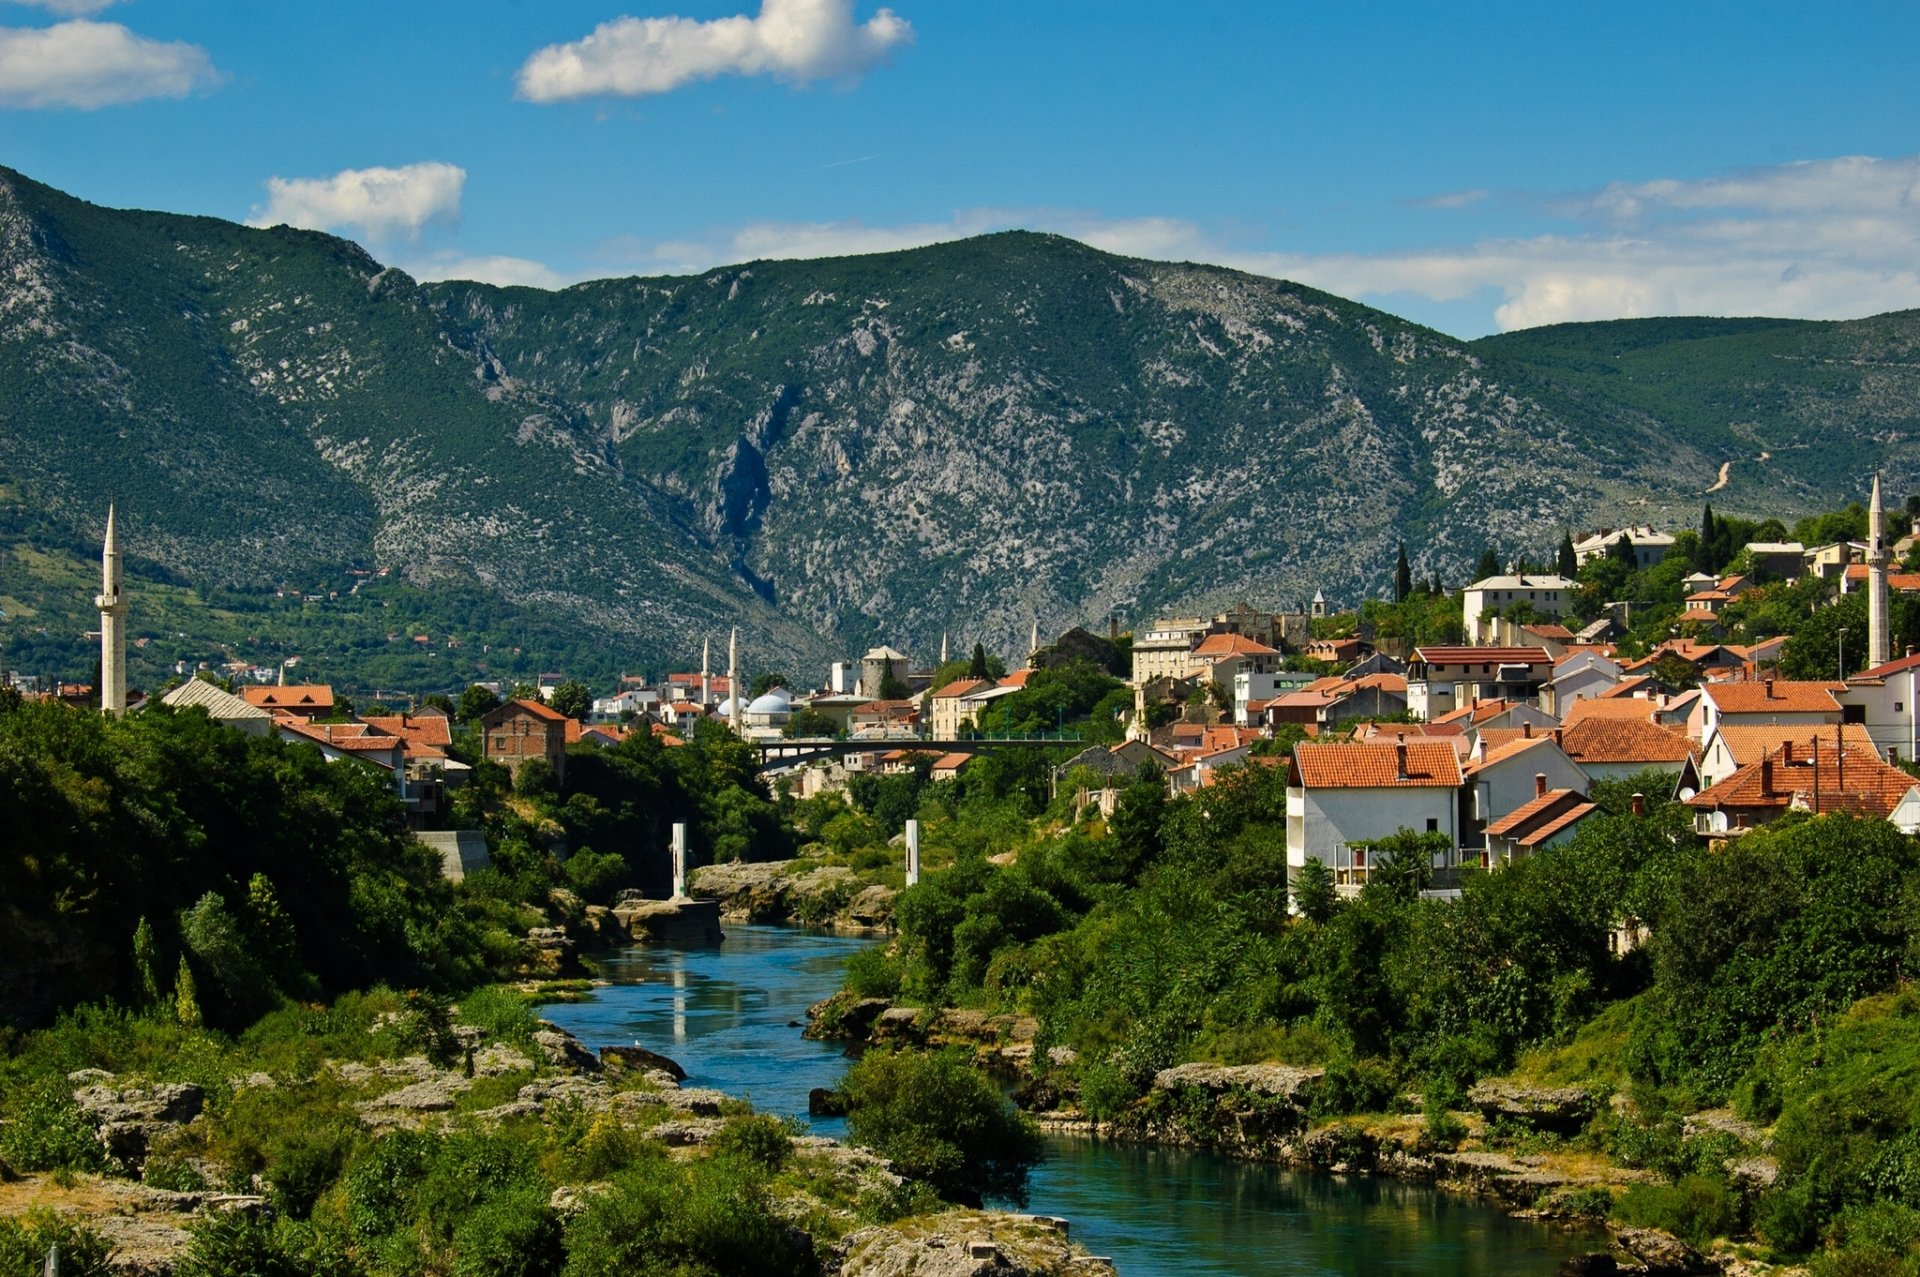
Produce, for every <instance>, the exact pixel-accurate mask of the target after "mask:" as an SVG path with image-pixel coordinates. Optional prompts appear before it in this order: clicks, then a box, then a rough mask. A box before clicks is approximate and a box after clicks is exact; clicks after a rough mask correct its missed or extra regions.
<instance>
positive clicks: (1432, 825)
mask: <svg viewBox="0 0 1920 1277" xmlns="http://www.w3.org/2000/svg"><path fill="white" fill-rule="evenodd" d="M1427 832H1428V833H1430V834H1437V833H1439V832H1440V822H1439V821H1438V820H1437V819H1435V818H1434V817H1432V816H1429V817H1427Z"/></svg>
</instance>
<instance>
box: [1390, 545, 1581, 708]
mask: <svg viewBox="0 0 1920 1277" xmlns="http://www.w3.org/2000/svg"><path fill="white" fill-rule="evenodd" d="M1490 579H1497V578H1490ZM1555 579H1556V580H1557V579H1558V578H1555ZM1552 678H1553V662H1552V660H1551V659H1550V658H1549V657H1548V656H1547V653H1546V651H1545V649H1543V648H1538V647H1416V648H1414V649H1413V660H1412V661H1410V662H1408V664H1407V710H1408V712H1409V713H1411V714H1412V715H1413V716H1414V717H1415V718H1428V719H1431V718H1438V717H1440V716H1441V715H1443V714H1449V713H1452V712H1453V711H1454V710H1456V709H1458V708H1460V707H1461V706H1463V705H1467V704H1470V703H1472V702H1473V701H1475V700H1495V699H1498V698H1507V699H1511V700H1522V701H1528V700H1533V699H1534V698H1535V697H1537V696H1538V695H1539V692H1540V689H1541V688H1542V687H1543V686H1545V685H1546V684H1547V683H1548V682H1549V681H1550V680H1551V679H1552Z"/></svg>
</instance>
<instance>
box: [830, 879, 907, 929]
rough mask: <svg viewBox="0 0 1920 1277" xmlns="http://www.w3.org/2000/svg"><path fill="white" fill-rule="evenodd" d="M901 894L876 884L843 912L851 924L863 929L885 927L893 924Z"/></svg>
mask: <svg viewBox="0 0 1920 1277" xmlns="http://www.w3.org/2000/svg"><path fill="white" fill-rule="evenodd" d="M899 894H900V893H899V892H897V891H895V890H894V889H893V888H892V887H888V886H883V885H881V884H880V883H875V884H874V885H873V886H871V887H867V888H865V889H864V890H862V891H861V892H860V894H859V895H857V896H855V897H854V898H853V899H852V900H851V901H849V902H848V903H847V907H846V908H845V909H843V910H842V911H841V912H842V913H843V914H844V915H845V917H846V918H847V920H848V921H849V922H852V923H854V924H856V925H858V926H862V927H885V926H891V925H892V924H893V907H894V901H895V899H896V897H898V896H899Z"/></svg>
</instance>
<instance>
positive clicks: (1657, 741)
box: [1560, 718, 1693, 764]
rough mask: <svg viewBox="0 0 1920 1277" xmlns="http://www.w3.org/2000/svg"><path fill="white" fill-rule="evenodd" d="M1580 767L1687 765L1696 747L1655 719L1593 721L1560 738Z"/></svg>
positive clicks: (1569, 731) (1563, 747)
mask: <svg viewBox="0 0 1920 1277" xmlns="http://www.w3.org/2000/svg"><path fill="white" fill-rule="evenodd" d="M1560 748H1561V749H1563V750H1565V751H1566V753H1567V757H1568V758H1571V759H1572V760H1573V761H1574V762H1576V763H1615V764H1626V763H1684V762H1686V761H1687V760H1688V759H1689V758H1691V757H1693V746H1692V745H1691V744H1690V743H1688V741H1687V738H1686V736H1685V735H1684V734H1682V733H1680V732H1677V731H1674V730H1673V729H1672V728H1670V727H1662V726H1661V725H1660V724H1658V723H1656V722H1654V721H1652V720H1651V719H1641V718H1589V719H1587V720H1586V721H1585V722H1581V723H1576V724H1574V725H1573V726H1572V727H1569V728H1567V729H1565V730H1564V731H1563V732H1561V734H1560Z"/></svg>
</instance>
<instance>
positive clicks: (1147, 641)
mask: <svg viewBox="0 0 1920 1277" xmlns="http://www.w3.org/2000/svg"><path fill="white" fill-rule="evenodd" d="M1211 628H1212V627H1211V625H1209V623H1208V622H1206V621H1203V620H1201V619H1200V618H1199V617H1197V616H1173V617H1161V618H1160V619H1158V620H1156V621H1154V622H1153V624H1151V625H1149V626H1148V627H1147V629H1146V632H1145V633H1143V634H1138V635H1135V636H1134V640H1133V678H1132V679H1131V682H1132V683H1133V685H1134V686H1135V687H1139V686H1141V685H1143V684H1146V683H1151V682H1152V681H1153V680H1154V679H1156V678H1185V677H1186V676H1187V672H1188V670H1189V669H1191V668H1192V665H1193V661H1192V656H1193V649H1194V648H1196V647H1199V646H1200V640H1201V639H1203V638H1205V637H1206V636H1207V631H1208V630H1209V629H1211Z"/></svg>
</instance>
